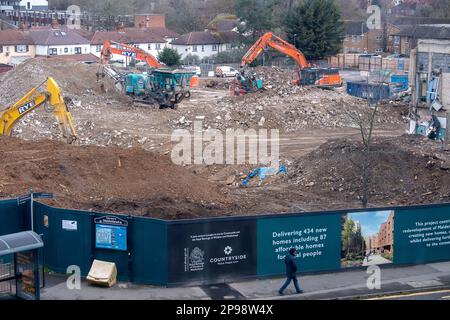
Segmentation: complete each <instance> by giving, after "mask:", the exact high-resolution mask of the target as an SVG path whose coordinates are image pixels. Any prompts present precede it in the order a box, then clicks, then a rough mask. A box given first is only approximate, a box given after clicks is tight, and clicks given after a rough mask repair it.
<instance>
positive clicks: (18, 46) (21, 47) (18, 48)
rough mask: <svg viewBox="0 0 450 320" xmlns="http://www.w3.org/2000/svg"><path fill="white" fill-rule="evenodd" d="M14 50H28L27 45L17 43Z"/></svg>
mask: <svg viewBox="0 0 450 320" xmlns="http://www.w3.org/2000/svg"><path fill="white" fill-rule="evenodd" d="M16 52H18V53H24V52H28V46H27V45H17V46H16Z"/></svg>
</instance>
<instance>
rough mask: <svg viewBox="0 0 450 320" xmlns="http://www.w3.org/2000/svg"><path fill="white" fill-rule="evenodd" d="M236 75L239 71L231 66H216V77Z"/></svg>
mask: <svg viewBox="0 0 450 320" xmlns="http://www.w3.org/2000/svg"><path fill="white" fill-rule="evenodd" d="M237 75H239V71H238V70H236V69H235V68H233V67H227V66H222V67H217V68H216V77H219V78H225V77H236V76H237Z"/></svg>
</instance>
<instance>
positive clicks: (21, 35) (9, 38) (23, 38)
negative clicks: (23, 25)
mask: <svg viewBox="0 0 450 320" xmlns="http://www.w3.org/2000/svg"><path fill="white" fill-rule="evenodd" d="M32 44H34V43H33V40H32V39H31V38H30V35H29V33H28V32H27V31H22V30H13V29H10V30H0V45H32Z"/></svg>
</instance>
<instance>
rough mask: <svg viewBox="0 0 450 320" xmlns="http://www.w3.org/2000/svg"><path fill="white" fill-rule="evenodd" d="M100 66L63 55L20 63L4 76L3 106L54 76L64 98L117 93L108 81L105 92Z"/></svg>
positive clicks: (1, 87)
mask: <svg viewBox="0 0 450 320" xmlns="http://www.w3.org/2000/svg"><path fill="white" fill-rule="evenodd" d="M97 68H98V65H87V64H84V63H81V62H77V61H70V60H65V59H61V58H35V59H29V60H27V61H26V62H24V63H22V64H20V65H18V66H17V67H16V68H15V69H13V70H11V71H9V72H7V73H5V74H3V75H2V76H1V78H0V93H1V95H0V105H2V106H3V109H4V108H6V107H9V106H10V105H12V104H14V103H15V102H17V101H18V100H19V99H20V98H22V97H23V96H24V95H25V94H26V93H27V92H28V91H29V90H31V89H32V88H34V87H36V86H38V85H40V84H41V83H43V82H44V81H45V79H47V77H53V78H54V79H55V80H56V82H57V83H58V85H59V86H60V87H61V89H62V91H63V94H64V97H68V98H74V99H77V100H80V99H81V98H83V97H86V98H88V99H91V98H92V97H97V98H101V97H102V96H110V95H114V97H116V98H119V97H120V96H121V95H118V94H117V93H116V92H114V90H112V84H110V83H106V91H108V95H105V94H104V93H103V92H102V91H101V89H100V86H99V85H98V84H97V76H96V73H97Z"/></svg>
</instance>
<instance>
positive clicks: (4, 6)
mask: <svg viewBox="0 0 450 320" xmlns="http://www.w3.org/2000/svg"><path fill="white" fill-rule="evenodd" d="M19 5H20V0H1V1H0V13H3V14H10V13H11V12H13V11H15V10H17V9H18V8H19Z"/></svg>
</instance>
